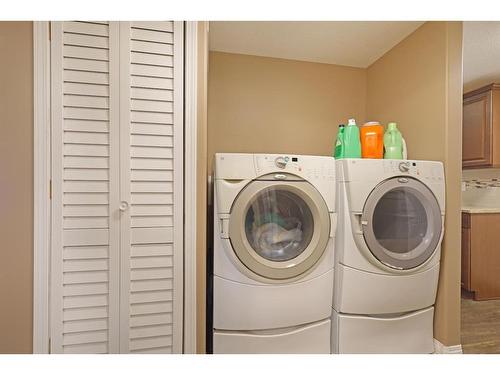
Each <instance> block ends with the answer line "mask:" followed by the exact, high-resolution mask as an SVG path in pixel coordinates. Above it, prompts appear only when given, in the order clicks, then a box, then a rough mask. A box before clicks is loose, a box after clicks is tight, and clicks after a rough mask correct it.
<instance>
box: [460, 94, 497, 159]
mask: <svg viewBox="0 0 500 375" xmlns="http://www.w3.org/2000/svg"><path fill="white" fill-rule="evenodd" d="M491 105H492V93H491V91H487V92H483V93H479V94H477V95H474V96H471V97H468V98H466V99H464V102H463V141H462V166H463V167H477V166H490V165H491V164H492V114H491Z"/></svg>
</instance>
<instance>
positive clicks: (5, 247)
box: [0, 22, 33, 353]
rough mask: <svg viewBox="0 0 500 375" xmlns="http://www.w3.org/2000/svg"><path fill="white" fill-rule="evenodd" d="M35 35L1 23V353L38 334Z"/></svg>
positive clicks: (27, 347) (17, 349) (19, 349)
mask: <svg viewBox="0 0 500 375" xmlns="http://www.w3.org/2000/svg"><path fill="white" fill-rule="evenodd" d="M32 40H33V35H32V23H31V22H0V51H1V52H0V55H1V58H0V126H1V133H0V134H1V136H0V189H1V190H0V238H1V239H2V245H1V247H0V353H31V352H32V342H33V340H32V335H33V324H32V319H33V313H32V310H33V303H32V301H33V42H32Z"/></svg>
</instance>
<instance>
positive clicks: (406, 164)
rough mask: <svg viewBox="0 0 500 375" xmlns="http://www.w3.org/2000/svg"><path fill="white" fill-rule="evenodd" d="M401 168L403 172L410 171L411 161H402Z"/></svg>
mask: <svg viewBox="0 0 500 375" xmlns="http://www.w3.org/2000/svg"><path fill="white" fill-rule="evenodd" d="M399 170H400V171H401V172H405V173H408V172H409V171H410V163H409V162H407V161H402V162H401V163H399Z"/></svg>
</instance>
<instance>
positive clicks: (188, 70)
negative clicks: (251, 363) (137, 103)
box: [184, 21, 198, 354]
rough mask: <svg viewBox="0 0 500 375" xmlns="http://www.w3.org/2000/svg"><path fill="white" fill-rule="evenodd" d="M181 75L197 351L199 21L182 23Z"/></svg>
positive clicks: (189, 336)
mask: <svg viewBox="0 0 500 375" xmlns="http://www.w3.org/2000/svg"><path fill="white" fill-rule="evenodd" d="M184 35H185V39H184V40H185V50H184V51H185V52H184V53H185V60H184V61H185V63H184V64H185V65H184V67H185V69H184V70H185V74H184V88H185V90H184V92H185V95H184V353H187V354H194V353H196V237H197V233H196V214H197V212H196V200H197V199H196V198H197V197H196V193H197V189H196V182H197V179H196V171H197V167H196V165H197V141H198V139H197V129H198V126H197V125H198V123H197V122H198V117H197V104H198V103H197V93H198V84H197V80H198V64H197V61H198V22H196V21H188V22H186V23H185V34H184Z"/></svg>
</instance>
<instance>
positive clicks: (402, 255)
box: [361, 177, 442, 269]
mask: <svg viewBox="0 0 500 375" xmlns="http://www.w3.org/2000/svg"><path fill="white" fill-rule="evenodd" d="M361 223H362V225H363V235H364V238H365V241H366V244H367V246H368V249H369V250H370V251H371V253H372V254H373V255H374V256H375V257H376V258H377V259H378V260H379V261H380V262H382V263H383V264H385V265H387V266H389V267H392V268H396V269H411V268H415V267H418V266H420V265H421V264H423V263H425V262H426V261H427V260H428V259H429V258H430V257H431V256H432V255H433V254H434V251H435V250H436V248H437V246H438V244H439V240H440V238H441V231H442V217H441V210H440V208H439V203H438V201H437V200H436V197H435V196H434V194H433V193H432V192H431V191H430V189H429V188H428V187H427V186H425V185H424V184H423V183H421V182H420V181H418V180H416V179H413V178H406V177H395V178H392V179H389V180H387V181H384V182H382V183H381V184H379V185H378V186H377V187H376V188H375V189H374V190H373V191H372V192H371V193H370V195H369V196H368V199H367V201H366V203H365V207H364V210H363V215H362V218H361Z"/></svg>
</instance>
